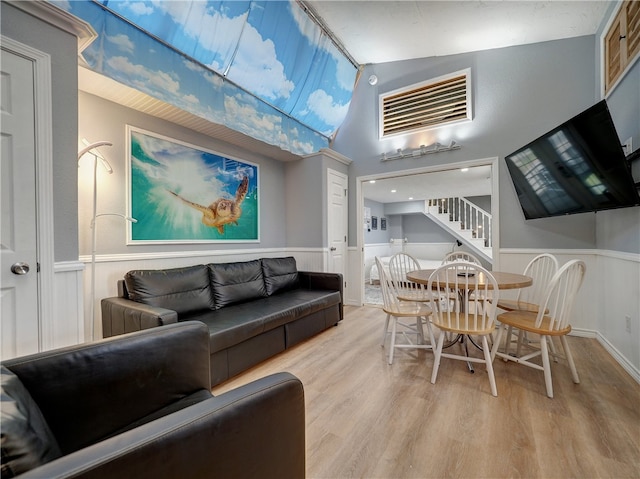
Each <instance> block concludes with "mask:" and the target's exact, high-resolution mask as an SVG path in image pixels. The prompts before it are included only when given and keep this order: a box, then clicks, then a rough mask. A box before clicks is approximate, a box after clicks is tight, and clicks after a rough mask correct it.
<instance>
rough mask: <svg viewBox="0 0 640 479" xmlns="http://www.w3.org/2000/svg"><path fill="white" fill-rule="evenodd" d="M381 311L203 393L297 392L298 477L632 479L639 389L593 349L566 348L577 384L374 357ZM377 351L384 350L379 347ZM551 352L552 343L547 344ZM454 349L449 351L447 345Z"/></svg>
mask: <svg viewBox="0 0 640 479" xmlns="http://www.w3.org/2000/svg"><path fill="white" fill-rule="evenodd" d="M384 318H385V314H384V313H383V312H382V310H381V309H378V308H375V307H368V306H364V307H361V308H355V307H346V308H345V319H344V321H342V322H341V323H340V324H339V325H338V326H337V327H335V328H331V329H330V330H328V331H325V332H323V333H321V334H320V335H318V336H316V337H314V338H312V339H310V340H308V341H306V342H304V343H303V344H300V345H298V346H296V347H295V348H292V349H291V350H289V351H286V352H284V353H282V354H280V355H278V356H276V357H274V358H272V359H270V360H268V361H266V362H264V363H262V364H260V365H258V366H257V367H255V368H253V369H251V370H250V371H247V372H246V373H244V374H242V375H240V376H237V377H236V378H233V379H231V380H229V381H227V382H226V383H224V384H221V385H218V386H217V387H215V388H214V389H213V393H214V394H220V393H222V392H224V391H226V390H229V389H233V388H235V387H237V386H239V385H241V384H245V383H247V382H249V381H251V380H254V379H257V378H259V377H262V376H265V375H267V374H270V373H274V372H278V371H289V372H291V373H292V374H294V375H296V376H297V377H299V378H300V379H301V380H302V382H303V384H304V388H305V401H306V421H307V431H306V441H307V443H306V446H307V477H309V478H350V477H360V478H445V477H460V478H545V479H546V478H596V477H603V478H640V385H639V384H638V383H636V382H635V381H634V380H633V378H631V377H630V376H629V375H628V374H627V373H626V372H625V371H624V370H623V369H622V368H621V367H620V366H619V365H618V364H617V363H616V362H615V361H614V360H613V359H612V358H611V357H610V355H609V354H608V353H607V352H606V351H605V350H604V348H602V346H601V345H600V344H599V343H598V342H597V341H596V340H595V339H586V338H577V337H569V338H568V339H569V342H570V345H571V348H572V352H573V355H574V359H575V361H576V366H577V368H578V373H579V374H580V379H581V383H580V384H574V383H573V382H572V380H571V372H570V371H569V367H568V365H567V364H566V362H563V361H559V362H558V363H553V364H552V374H553V384H554V396H555V397H554V399H549V398H547V396H546V393H545V387H544V379H543V374H542V372H541V371H536V370H533V369H531V368H527V367H524V366H521V365H518V364H515V363H505V362H503V361H501V360H499V359H498V358H496V361H495V363H494V369H495V375H496V382H497V386H498V397H492V396H491V394H490V391H489V380H488V378H487V373H486V369H485V368H484V365H476V367H475V370H476V372H475V373H474V374H470V373H469V371H468V370H467V366H466V364H465V363H464V362H461V361H454V360H450V359H449V360H448V359H446V358H443V359H442V362H441V366H440V370H439V372H438V380H437V382H436V384H431V383H430V382H429V379H430V377H431V367H432V364H433V355H432V353H431V351H424V350H423V351H418V352H414V351H408V350H397V351H396V354H395V359H394V363H393V365H388V364H387V361H386V352H387V349H386V347H385V348H382V347H380V344H379V343H380V340H381V337H382V328H383V324H384ZM387 344H388V341H387ZM558 346H559V344H558ZM454 347H457V346H454Z"/></svg>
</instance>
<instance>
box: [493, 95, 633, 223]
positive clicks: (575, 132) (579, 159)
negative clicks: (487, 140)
mask: <svg viewBox="0 0 640 479" xmlns="http://www.w3.org/2000/svg"><path fill="white" fill-rule="evenodd" d="M505 159H506V162H507V167H508V168H509V173H510V174H511V179H512V180H513V184H514V186H515V189H516V193H517V194H518V200H519V201H520V206H521V207H522V211H523V212H524V216H525V218H526V219H535V218H545V217H550V216H560V215H569V214H575V213H585V212H590V211H600V210H607V209H613V208H624V207H628V206H635V205H640V196H639V195H638V188H637V187H636V185H635V182H634V179H633V176H632V174H631V165H630V164H629V161H627V159H626V157H625V154H624V151H623V149H622V145H621V144H620V139H619V138H618V134H617V132H616V129H615V126H614V124H613V120H612V119H611V114H610V113H609V108H608V107H607V103H606V101H605V100H602V101H600V102H599V103H596V104H595V105H594V106H592V107H591V108H589V109H587V110H585V111H583V112H582V113H580V114H579V115H577V116H575V117H574V118H572V119H570V120H569V121H567V122H565V123H563V124H562V125H560V126H558V127H557V128H554V129H553V130H551V131H549V132H548V133H546V134H544V135H542V136H541V137H540V138H538V139H536V140H534V141H532V142H531V143H529V144H527V145H525V146H523V147H522V148H520V149H519V150H517V151H515V152H513V153H511V154H510V155H507V156H506V158H505Z"/></svg>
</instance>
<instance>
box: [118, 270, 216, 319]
mask: <svg viewBox="0 0 640 479" xmlns="http://www.w3.org/2000/svg"><path fill="white" fill-rule="evenodd" d="M124 281H125V284H126V286H127V291H128V293H129V299H132V300H134V301H138V302H140V303H144V304H148V305H150V306H158V307H161V308H166V309H172V310H173V311H176V312H177V313H178V315H181V314H187V313H190V312H193V311H198V310H202V309H213V307H214V303H213V297H212V295H211V288H210V286H209V270H208V269H207V267H206V266H204V265H202V264H199V265H196V266H188V267H185V268H173V269H158V270H133V271H129V272H128V273H127V274H125V276H124Z"/></svg>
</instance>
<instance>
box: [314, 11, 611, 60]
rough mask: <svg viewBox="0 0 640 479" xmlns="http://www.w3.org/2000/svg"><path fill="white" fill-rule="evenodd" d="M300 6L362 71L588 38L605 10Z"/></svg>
mask: <svg viewBox="0 0 640 479" xmlns="http://www.w3.org/2000/svg"><path fill="white" fill-rule="evenodd" d="M303 3H305V4H306V5H307V6H310V7H311V9H312V10H313V11H314V12H315V13H317V15H318V16H319V17H320V18H321V21H322V22H324V24H325V26H326V27H327V28H328V29H329V30H330V31H331V32H332V33H333V35H334V36H335V37H336V38H337V39H338V41H339V42H341V43H342V45H343V46H344V47H345V49H346V50H347V51H348V52H349V54H350V55H351V56H352V57H353V58H354V59H355V60H356V61H357V62H358V63H360V64H362V65H365V64H369V63H385V62H393V61H398V60H408V59H413V58H426V57H432V56H442V55H453V54H457V53H465V52H472V51H478V50H487V49H491V48H502V47H508V46H513V45H523V44H528V43H537V42H545V41H550V40H559V39H563V38H570V37H578V36H583V35H593V34H594V33H596V31H597V29H598V27H599V26H600V23H601V22H602V19H603V18H604V15H605V13H606V10H607V8H608V7H609V5H610V2H608V1H603V0H596V1H577V0H570V1H559V0H552V1H548V0H546V1H543V0H536V1H520V0H490V1H479V0H463V1H460V0H440V1H365V0H356V1H351V0H346V1H331V0H307V1H305V2H303Z"/></svg>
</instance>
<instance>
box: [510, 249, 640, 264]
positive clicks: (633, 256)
mask: <svg viewBox="0 0 640 479" xmlns="http://www.w3.org/2000/svg"><path fill="white" fill-rule="evenodd" d="M543 250H544V252H545V253H551V254H560V255H564V254H572V255H593V256H605V257H607V258H616V259H621V260H624V261H635V262H636V263H638V262H640V254H639V253H627V252H625V251H612V250H606V249H559V248H556V249H550V248H544V249H543ZM543 250H542V249H540V248H501V249H500V253H502V254H534V255H537V254H540V253H541V252H542V251H543Z"/></svg>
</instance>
